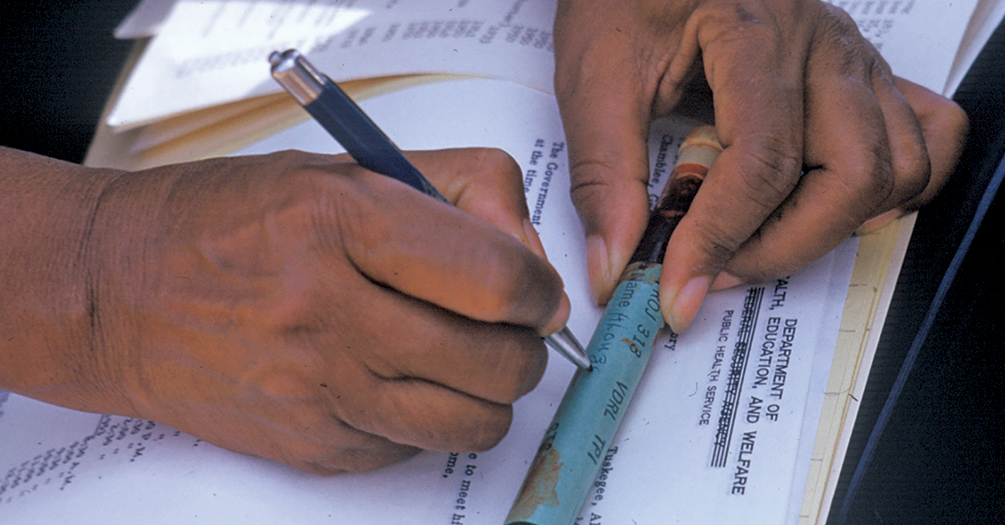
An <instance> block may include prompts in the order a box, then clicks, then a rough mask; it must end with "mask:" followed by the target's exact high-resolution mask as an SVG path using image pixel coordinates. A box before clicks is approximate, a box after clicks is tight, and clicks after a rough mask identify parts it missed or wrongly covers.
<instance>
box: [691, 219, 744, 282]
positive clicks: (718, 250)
mask: <svg viewBox="0 0 1005 525" xmlns="http://www.w3.org/2000/svg"><path fill="white" fill-rule="evenodd" d="M695 229H696V230H697V232H698V236H699V238H700V239H702V241H703V242H701V243H698V248H699V249H700V250H701V251H702V252H703V254H704V255H705V261H706V265H707V266H708V268H703V269H699V270H705V269H711V270H715V271H718V269H719V268H722V267H723V266H725V265H726V263H727V262H728V261H729V260H730V259H731V258H732V257H733V254H734V253H736V251H737V250H739V249H740V246H741V245H742V244H743V241H744V239H739V238H737V236H736V235H735V234H733V233H731V232H728V231H726V230H725V229H724V227H723V226H722V225H721V224H718V223H714V222H711V221H698V222H695Z"/></svg>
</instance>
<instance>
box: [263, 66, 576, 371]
mask: <svg viewBox="0 0 1005 525" xmlns="http://www.w3.org/2000/svg"><path fill="white" fill-rule="evenodd" d="M269 63H270V64H271V65H272V77H273V78H275V79H276V81H277V82H278V83H279V85H281V86H282V87H283V89H285V90H286V91H288V92H289V93H290V94H291V95H292V96H293V98H294V99H296V101H297V102H298V103H299V104H300V105H301V106H303V107H304V109H306V110H307V112H308V113H310V114H311V116H312V117H314V119H315V120H317V121H318V123H320V124H321V126H322V127H324V129H325V130H326V131H327V132H328V133H329V134H331V135H332V137H334V138H335V140H336V141H338V143H339V144H341V145H342V147H344V148H345V149H346V151H347V152H348V153H349V155H350V156H352V158H353V159H355V160H356V162H357V163H359V165H360V166H363V167H364V168H366V169H368V170H370V171H373V172H376V173H380V174H381V175H385V176H388V177H391V178H393V179H396V180H398V181H400V182H403V183H405V184H408V185H409V186H411V187H413V188H415V189H417V190H419V191H421V192H423V193H425V194H426V195H429V196H431V197H434V198H436V199H439V200H441V201H443V202H448V201H447V199H446V198H445V197H444V196H443V195H442V194H441V193H440V192H439V191H437V190H436V188H435V187H434V186H433V185H432V184H431V183H430V182H429V181H428V180H427V179H426V178H425V177H424V176H423V175H422V173H420V172H419V170H418V169H417V168H416V167H415V166H414V165H413V164H412V163H411V162H410V161H409V160H408V159H407V158H406V157H405V155H404V154H403V153H402V152H401V150H400V149H398V147H397V146H396V145H395V144H394V142H392V141H391V139H390V138H388V137H387V135H385V134H384V132H383V131H381V130H380V128H378V127H377V125H376V124H374V123H373V121H372V120H370V117H368V116H367V115H366V113H364V112H363V110H362V109H360V108H359V106H357V105H356V103H355V102H353V101H352V99H351V98H349V96H348V95H346V94H345V92H344V91H342V89H341V88H339V87H338V85H337V84H336V83H335V82H333V81H332V80H331V79H330V78H328V77H327V76H326V75H324V74H322V73H321V72H319V71H318V70H317V69H315V68H314V66H313V65H311V63H310V62H308V61H307V59H306V58H305V57H304V56H303V55H302V54H301V53H300V52H299V51H297V50H295V49H289V50H286V51H284V52H282V53H280V52H278V51H275V52H273V53H272V54H271V55H270V56H269ZM448 203H449V202H448ZM545 341H546V342H547V343H548V344H549V345H550V346H551V347H552V348H554V349H555V350H557V351H558V352H559V353H561V354H562V355H563V356H565V357H566V358H568V359H569V361H572V362H573V363H574V364H575V365H576V366H578V367H579V368H583V369H587V370H588V369H590V359H589V358H588V357H587V356H586V351H585V350H584V349H583V346H582V345H581V344H579V341H577V340H576V337H575V336H574V335H572V332H571V331H570V330H569V329H568V327H563V328H562V329H561V330H559V331H558V332H555V333H553V334H551V335H549V336H547V337H546V338H545Z"/></svg>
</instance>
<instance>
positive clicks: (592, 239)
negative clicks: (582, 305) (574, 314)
mask: <svg viewBox="0 0 1005 525" xmlns="http://www.w3.org/2000/svg"><path fill="white" fill-rule="evenodd" d="M586 267H587V273H589V277H590V292H591V293H592V294H593V302H594V303H596V304H605V303H606V302H607V299H608V294H609V292H608V291H607V283H608V282H609V281H610V279H609V275H608V274H609V273H610V271H611V270H610V258H609V257H608V255H607V243H606V242H605V241H604V238H603V237H601V236H599V235H591V236H589V237H587V238H586Z"/></svg>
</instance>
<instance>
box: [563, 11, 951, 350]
mask: <svg viewBox="0 0 1005 525" xmlns="http://www.w3.org/2000/svg"><path fill="white" fill-rule="evenodd" d="M555 47H556V49H555V56H556V74H555V89H556V93H557V96H558V100H559V105H560V108H561V112H562V119H563V123H564V125H565V131H566V136H567V140H568V145H569V156H570V165H571V169H572V185H573V187H572V197H573V201H574V202H575V204H576V207H577V210H578V212H579V215H580V218H581V220H582V222H583V225H584V229H585V231H586V235H587V252H588V253H587V255H588V267H589V271H590V281H591V286H592V288H593V293H594V296H595V298H596V299H597V301H598V302H600V303H603V302H606V300H607V299H608V298H609V296H610V294H611V292H612V290H613V287H614V285H615V284H616V281H617V278H618V276H619V275H620V272H621V270H622V269H623V268H624V266H625V264H626V263H627V259H628V258H629V257H630V256H631V253H632V250H633V249H634V246H635V245H636V244H637V242H638V240H639V238H640V237H641V235H642V231H643V230H644V227H645V220H646V215H647V210H648V208H647V206H648V200H647V198H646V183H647V181H648V154H647V151H646V148H647V146H646V138H647V136H648V129H649V123H650V122H651V120H652V119H653V118H655V117H657V116H661V115H664V114H666V113H668V112H669V111H670V110H671V109H673V108H674V107H676V106H678V105H679V104H680V103H682V102H687V101H688V97H689V96H690V95H689V94H690V93H694V92H695V87H696V86H697V87H698V91H701V90H704V91H706V92H710V94H711V97H712V101H713V110H714V120H715V126H716V129H717V132H718V134H719V137H720V139H721V141H722V143H723V145H724V146H725V150H724V152H723V154H722V155H721V156H720V157H719V159H718V160H717V161H716V162H715V164H714V165H713V167H712V169H711V171H710V172H709V174H708V177H707V179H706V180H705V182H704V183H703V186H702V188H701V190H700V191H699V193H698V195H697V197H696V198H695V200H694V203H693V204H692V206H691V208H690V211H689V212H688V214H687V216H686V217H685V219H684V220H683V222H682V223H681V224H680V226H679V227H678V229H677V230H676V231H675V232H674V234H673V236H672V238H671V240H670V243H669V245H668V249H667V255H666V259H665V260H664V268H663V274H662V280H661V282H660V303H661V308H662V309H663V314H664V317H665V318H666V319H667V321H668V323H669V324H670V326H671V327H672V328H673V329H674V330H675V331H678V332H679V331H681V330H683V329H684V328H686V327H687V325H688V324H689V323H690V322H691V320H692V318H693V317H694V315H695V314H696V312H697V309H698V307H699V306H700V304H701V302H702V300H703V299H704V297H705V294H706V293H707V291H708V290H709V289H716V288H724V287H728V286H732V285H736V284H740V283H743V282H755V281H760V280H763V279H767V278H774V277H781V276H785V275H789V274H791V273H793V272H795V271H796V270H798V269H800V268H802V267H804V266H805V265H807V264H809V263H811V262H812V261H814V260H816V259H818V258H819V257H820V256H822V255H823V254H825V253H827V252H828V251H830V250H831V249H833V248H834V247H835V246H837V245H838V244H840V243H841V242H842V241H844V240H845V239H846V238H848V237H849V236H850V235H852V234H853V233H855V232H856V231H867V230H870V229H874V228H877V227H879V226H881V225H882V224H884V223H885V222H887V221H889V220H891V219H893V218H895V217H896V216H898V215H900V214H902V213H904V212H906V211H909V210H913V209H915V208H917V207H918V206H920V205H921V204H923V203H925V202H927V201H928V200H930V199H931V198H932V197H933V195H934V194H935V193H936V192H937V191H938V190H939V188H941V187H942V186H943V185H944V184H945V182H946V180H947V179H948V177H949V175H950V172H951V170H952V168H953V166H954V165H955V163H956V161H957V160H958V157H959V155H960V152H961V151H962V146H963V142H964V137H965V135H966V127H967V121H966V116H965V114H964V113H963V112H962V110H961V109H960V108H959V107H958V106H956V105H955V104H954V103H953V102H951V101H949V100H948V99H945V98H943V97H941V96H939V95H936V94H934V93H932V92H931V91H929V90H927V89H925V88H923V87H921V86H918V85H915V84H913V83H911V82H909V81H907V80H904V79H901V78H898V77H896V76H894V75H893V73H892V72H891V71H890V67H889V66H888V65H887V64H886V63H885V62H884V61H883V59H882V58H881V57H880V55H879V53H878V52H877V51H876V49H875V48H874V47H873V46H872V45H871V44H870V43H869V42H868V41H866V40H865V39H864V38H863V37H862V36H861V35H860V33H859V32H858V29H857V28H856V26H855V24H854V22H853V21H852V20H851V19H850V17H848V16H847V14H846V13H844V12H843V11H841V10H840V9H838V8H835V7H833V6H830V5H828V4H825V3H823V2H820V1H819V0H689V1H666V0H629V1H624V0H619V1H614V0H560V2H559V9H558V14H557V18H556V22H555Z"/></svg>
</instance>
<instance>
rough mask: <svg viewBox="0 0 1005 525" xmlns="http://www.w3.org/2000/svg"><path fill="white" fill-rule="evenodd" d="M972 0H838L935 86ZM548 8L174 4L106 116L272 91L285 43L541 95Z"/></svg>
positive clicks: (443, 2) (460, 0) (335, 65)
mask: <svg viewBox="0 0 1005 525" xmlns="http://www.w3.org/2000/svg"><path fill="white" fill-rule="evenodd" d="M988 1H990V0H988ZM977 3H978V0H955V1H954V0H837V1H836V2H835V4H836V5H838V6H839V7H842V8H843V9H845V10H846V11H848V12H849V13H850V14H851V15H852V17H853V18H854V19H855V20H856V22H857V23H858V25H859V28H860V30H861V31H862V32H863V34H864V35H865V36H866V37H867V38H868V39H869V40H870V41H871V42H873V43H874V44H875V45H876V46H877V47H878V48H880V50H881V51H882V53H883V56H884V57H885V58H886V60H887V61H889V62H890V64H891V65H892V67H893V69H894V72H895V73H896V74H898V75H900V76H903V77H906V78H908V79H911V80H913V81H915V82H917V83H920V84H922V85H924V86H926V87H928V88H929V89H932V90H933V91H936V92H940V93H941V92H942V90H943V89H944V88H945V87H946V79H947V78H948V77H949V75H950V72H951V70H952V67H953V63H954V60H955V59H956V57H957V54H958V50H959V49H960V43H961V41H962V40H963V38H964V34H965V32H966V29H967V26H968V23H969V21H970V18H971V15H972V14H973V13H974V9H975V7H976V6H977ZM554 11H555V0H538V1H527V0H510V1H508V2H498V1H494V0H425V1H423V2H421V3H420V2H399V1H397V0H392V1H383V0H382V1H379V2H378V1H375V0H371V1H363V0H358V1H354V2H344V1H343V2H334V1H331V0H328V1H306V0H304V1H297V0H287V1H284V2H275V1H264V0H258V1H255V0H209V1H196V0H179V1H178V2H176V3H175V5H174V6H173V8H172V10H171V12H170V14H169V15H168V16H167V18H166V19H165V20H164V22H163V24H162V26H161V27H160V29H159V32H158V34H157V36H156V37H155V38H154V39H153V41H152V42H151V44H150V46H149V47H148V48H147V50H146V52H145V54H144V56H143V58H142V60H141V61H140V63H139V64H138V65H137V67H136V69H135V70H134V72H133V74H132V76H131V78H130V79H129V82H128V84H127V85H126V88H125V89H124V90H123V92H122V96H121V98H120V100H119V101H118V103H117V104H116V106H115V108H114V109H113V110H112V112H111V113H110V115H109V117H108V120H107V122H108V124H109V125H111V126H113V127H119V128H122V129H127V128H130V127H135V126H139V125H142V124H145V123H149V122H151V121H153V120H157V119H160V118H164V117H167V116H171V115H177V114H180V113H184V112H187V111H192V110H196V109H201V108H205V107H209V106H213V105H217V104H222V103H226V102H232V101H235V100H240V99H243V98H248V97H252V96H256V95H262V94H266V93H274V92H276V91H278V87H277V86H276V84H275V82H273V81H272V80H271V78H270V77H269V72H268V67H267V65H266V64H267V62H266V57H267V56H268V54H269V52H271V51H273V50H283V49H286V48H290V47H296V48H298V49H300V51H301V52H303V53H305V54H306V55H308V57H309V58H310V59H311V61H312V62H314V63H315V65H317V66H318V67H319V68H320V69H321V70H322V71H325V72H326V73H327V74H328V75H329V76H331V77H332V78H333V79H335V80H336V81H343V80H349V79H357V78H369V77H379V76H385V75H400V74H416V73H451V74H460V75H473V76H481V77H488V78H505V79H509V80H513V81H516V82H519V83H522V84H526V85H528V86H532V87H535V88H537V89H541V90H543V91H549V92H550V91H551V89H552V76H553V75H554V60H553V57H552V39H551V31H552V22H553V20H554ZM933 28H937V30H933Z"/></svg>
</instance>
